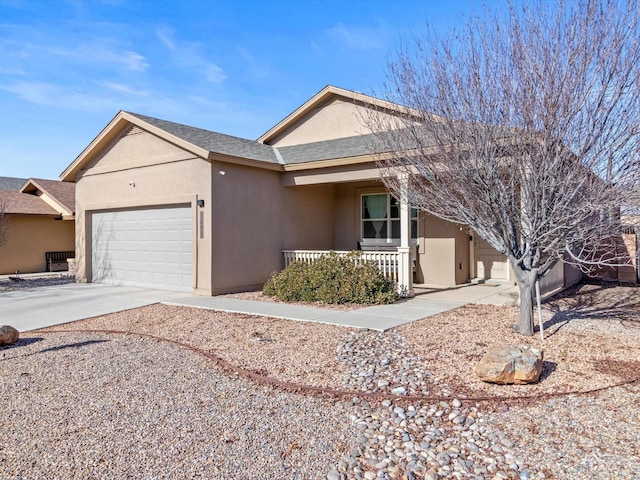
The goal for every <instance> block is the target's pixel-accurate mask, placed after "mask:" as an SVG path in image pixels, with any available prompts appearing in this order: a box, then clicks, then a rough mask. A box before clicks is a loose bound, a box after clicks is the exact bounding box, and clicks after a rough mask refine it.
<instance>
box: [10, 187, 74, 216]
mask: <svg viewBox="0 0 640 480" xmlns="http://www.w3.org/2000/svg"><path fill="white" fill-rule="evenodd" d="M20 191H21V192H22V193H26V194H31V195H37V196H39V197H40V198H41V200H43V201H44V202H46V203H48V204H49V205H50V206H51V207H52V208H54V209H55V210H56V211H57V212H59V213H60V214H62V215H63V216H71V215H73V213H74V212H75V209H76V184H75V183H73V182H60V181H58V180H45V179H41V178H30V179H29V180H28V181H27V182H26V183H25V184H24V185H23V186H22V188H21V189H20Z"/></svg>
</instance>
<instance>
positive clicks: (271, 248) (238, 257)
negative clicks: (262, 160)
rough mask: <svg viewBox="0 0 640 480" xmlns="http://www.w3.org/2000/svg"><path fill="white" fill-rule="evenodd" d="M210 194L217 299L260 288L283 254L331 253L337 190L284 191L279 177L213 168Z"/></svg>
mask: <svg viewBox="0 0 640 480" xmlns="http://www.w3.org/2000/svg"><path fill="white" fill-rule="evenodd" d="M221 172H224V175H222V174H221ZM212 192H213V197H212V208H213V212H212V219H213V222H212V238H213V257H212V267H211V272H212V285H213V293H214V294H219V293H226V292H232V291H241V290H247V289H250V288H258V287H260V286H262V284H263V283H264V282H265V280H266V279H267V278H268V277H269V276H270V275H271V274H272V273H273V272H276V271H279V270H280V269H282V267H283V266H284V265H283V264H284V259H283V255H282V250H285V249H317V250H327V249H331V248H333V226H334V187H333V185H314V186H305V187H288V188H284V187H282V185H281V179H280V174H279V173H278V172H273V171H270V170H262V169H257V168H250V167H244V166H240V165H233V164H229V163H222V162H214V164H213V177H212Z"/></svg>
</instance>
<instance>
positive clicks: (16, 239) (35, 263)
mask: <svg viewBox="0 0 640 480" xmlns="http://www.w3.org/2000/svg"><path fill="white" fill-rule="evenodd" d="M18 180H19V181H20V185H19V186H18V187H17V188H16V185H17V183H18ZM0 186H2V187H11V189H0V211H2V212H3V214H4V216H5V219H6V222H5V223H4V227H5V228H4V242H3V243H2V245H0V274H14V273H15V272H16V271H20V272H21V273H31V272H45V271H47V262H46V258H45V254H46V253H47V252H64V251H73V250H74V248H75V222H74V221H73V220H74V218H75V217H74V209H75V194H74V191H75V184H74V183H71V182H59V181H55V180H40V179H29V180H25V179H10V178H7V177H0Z"/></svg>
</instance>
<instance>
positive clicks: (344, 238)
mask: <svg viewBox="0 0 640 480" xmlns="http://www.w3.org/2000/svg"><path fill="white" fill-rule="evenodd" d="M386 191H387V190H386V189H385V188H384V185H382V184H381V183H380V182H373V181H365V182H353V183H339V184H337V185H336V187H335V199H336V204H335V205H336V208H335V234H334V244H335V249H336V250H355V249H356V248H357V246H358V241H359V240H360V195H362V194H365V193H384V192H386Z"/></svg>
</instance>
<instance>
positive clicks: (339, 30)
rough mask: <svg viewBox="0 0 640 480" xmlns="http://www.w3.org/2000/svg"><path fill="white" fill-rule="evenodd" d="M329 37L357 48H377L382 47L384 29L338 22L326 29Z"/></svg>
mask: <svg viewBox="0 0 640 480" xmlns="http://www.w3.org/2000/svg"><path fill="white" fill-rule="evenodd" d="M326 33H327V35H328V36H329V38H331V39H332V40H334V41H335V42H337V43H339V44H341V45H346V46H347V47H349V48H353V49H358V50H368V49H377V48H380V47H382V46H383V45H382V43H381V39H382V38H383V37H384V34H385V32H384V29H383V28H382V26H380V27H379V28H364V27H357V26H347V25H345V24H343V23H341V22H340V23H338V24H336V25H335V26H334V27H332V28H330V29H329V30H327V32H326Z"/></svg>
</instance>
